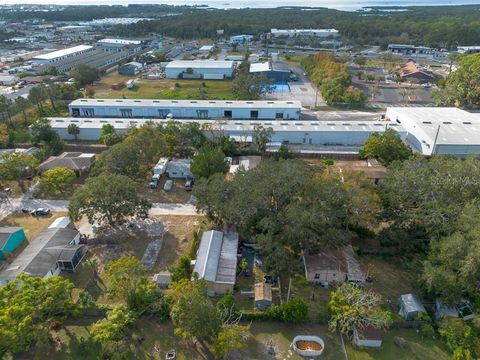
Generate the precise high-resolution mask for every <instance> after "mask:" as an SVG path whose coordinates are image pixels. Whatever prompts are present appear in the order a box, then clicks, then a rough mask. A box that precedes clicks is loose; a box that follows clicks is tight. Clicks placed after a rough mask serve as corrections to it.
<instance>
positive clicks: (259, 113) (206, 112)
mask: <svg viewBox="0 0 480 360" xmlns="http://www.w3.org/2000/svg"><path fill="white" fill-rule="evenodd" d="M68 108H69V112H70V115H71V116H72V117H96V118H102V117H109V118H149V119H165V118H171V117H173V118H178V119H238V120H242V119H249V120H250V119H254V120H256V119H260V120H275V119H281V120H298V119H299V118H300V113H301V108H302V105H301V103H300V102H299V101H223V100H210V101H208V100H198V101H197V100H132V99H78V100H75V101H72V102H71V103H70V104H69V105H68Z"/></svg>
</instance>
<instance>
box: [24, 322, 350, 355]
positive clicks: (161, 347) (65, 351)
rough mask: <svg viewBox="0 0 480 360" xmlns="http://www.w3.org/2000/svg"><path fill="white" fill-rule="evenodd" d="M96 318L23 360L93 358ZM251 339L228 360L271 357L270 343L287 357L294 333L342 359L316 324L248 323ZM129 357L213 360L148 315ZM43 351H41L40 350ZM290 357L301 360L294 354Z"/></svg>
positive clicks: (133, 335)
mask: <svg viewBox="0 0 480 360" xmlns="http://www.w3.org/2000/svg"><path fill="white" fill-rule="evenodd" d="M96 320H98V319H97V318H88V319H72V320H69V321H67V323H66V324H65V326H64V327H62V328H61V329H60V330H58V331H53V332H52V335H53V338H54V339H56V340H57V341H56V344H55V346H52V347H45V348H44V349H38V348H37V349H36V350H37V351H35V352H34V354H32V355H30V356H28V355H27V356H25V357H24V358H26V359H45V358H48V359H51V360H56V359H96V358H98V357H99V352H100V348H99V346H98V345H97V344H95V343H93V342H92V341H91V340H89V327H90V326H91V325H92V324H93V323H94V322H95V321H96ZM251 334H252V336H251V338H250V339H249V341H248V344H247V347H246V349H245V350H244V351H242V352H241V353H236V354H235V355H233V356H232V357H230V359H236V360H240V359H273V358H272V357H269V356H268V355H267V350H268V347H269V345H270V344H273V347H274V349H275V355H276V356H275V357H274V358H275V359H284V358H286V357H287V356H288V352H289V350H290V343H291V341H292V339H293V337H294V336H295V335H298V334H304V335H310V334H311V335H317V336H320V337H321V338H323V340H324V341H325V352H324V353H323V355H322V358H323V359H328V360H334V359H341V358H343V353H342V350H341V345H340V340H339V338H338V336H337V335H336V334H332V333H330V332H329V331H328V330H327V328H326V327H324V326H321V325H316V324H304V325H292V324H284V323H277V322H259V323H253V324H252V325H251ZM128 347H129V354H128V357H129V358H132V359H133V358H136V359H164V358H165V352H166V351H168V350H169V349H175V350H176V351H177V359H178V360H194V359H213V357H212V356H211V354H209V352H208V350H206V349H204V348H202V346H201V345H200V344H197V345H196V346H195V345H193V343H192V342H188V341H182V340H180V339H179V338H178V337H176V336H175V335H174V332H173V326H172V324H171V322H170V321H166V322H163V323H159V322H157V321H155V320H152V319H148V318H145V317H143V318H141V319H139V320H138V321H137V322H136V323H135V324H134V326H133V327H132V328H131V330H130V332H129V338H128ZM40 350H42V351H40ZM289 359H292V360H301V358H300V357H299V356H297V355H296V354H293V355H292V356H290V357H289Z"/></svg>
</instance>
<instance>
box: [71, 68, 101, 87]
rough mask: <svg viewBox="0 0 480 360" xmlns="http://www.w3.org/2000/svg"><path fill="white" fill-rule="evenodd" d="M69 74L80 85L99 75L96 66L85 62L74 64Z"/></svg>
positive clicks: (86, 83) (92, 80)
mask: <svg viewBox="0 0 480 360" xmlns="http://www.w3.org/2000/svg"><path fill="white" fill-rule="evenodd" d="M69 74H70V76H71V77H72V78H74V79H75V81H76V82H78V84H79V85H80V86H84V85H88V84H91V83H93V82H94V81H95V80H97V79H98V78H99V75H100V74H99V71H98V70H97V69H96V68H94V67H92V66H89V65H86V64H78V65H75V66H74V67H73V68H72V70H70V73H69Z"/></svg>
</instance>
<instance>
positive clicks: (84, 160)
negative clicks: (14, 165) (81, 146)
mask: <svg viewBox="0 0 480 360" xmlns="http://www.w3.org/2000/svg"><path fill="white" fill-rule="evenodd" d="M94 162H95V154H89V153H81V152H64V153H62V154H60V155H59V156H50V157H49V158H48V159H47V160H45V161H44V162H43V163H41V164H40V166H39V167H38V168H39V169H40V171H42V172H43V171H46V170H50V169H53V168H55V167H60V166H61V167H66V168H68V169H70V170H73V171H75V173H76V174H77V175H78V176H82V175H84V174H85V173H87V172H88V171H89V170H90V167H91V166H92V165H93V163H94Z"/></svg>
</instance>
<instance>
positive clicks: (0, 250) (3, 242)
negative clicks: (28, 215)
mask: <svg viewBox="0 0 480 360" xmlns="http://www.w3.org/2000/svg"><path fill="white" fill-rule="evenodd" d="M26 240H27V237H26V236H25V232H24V231H23V229H22V228H21V227H15V226H7V227H0V260H5V259H6V258H7V257H8V255H11V254H13V253H14V252H15V250H16V249H18V248H19V247H20V246H21V245H22V244H23V242H24V241H26Z"/></svg>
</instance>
